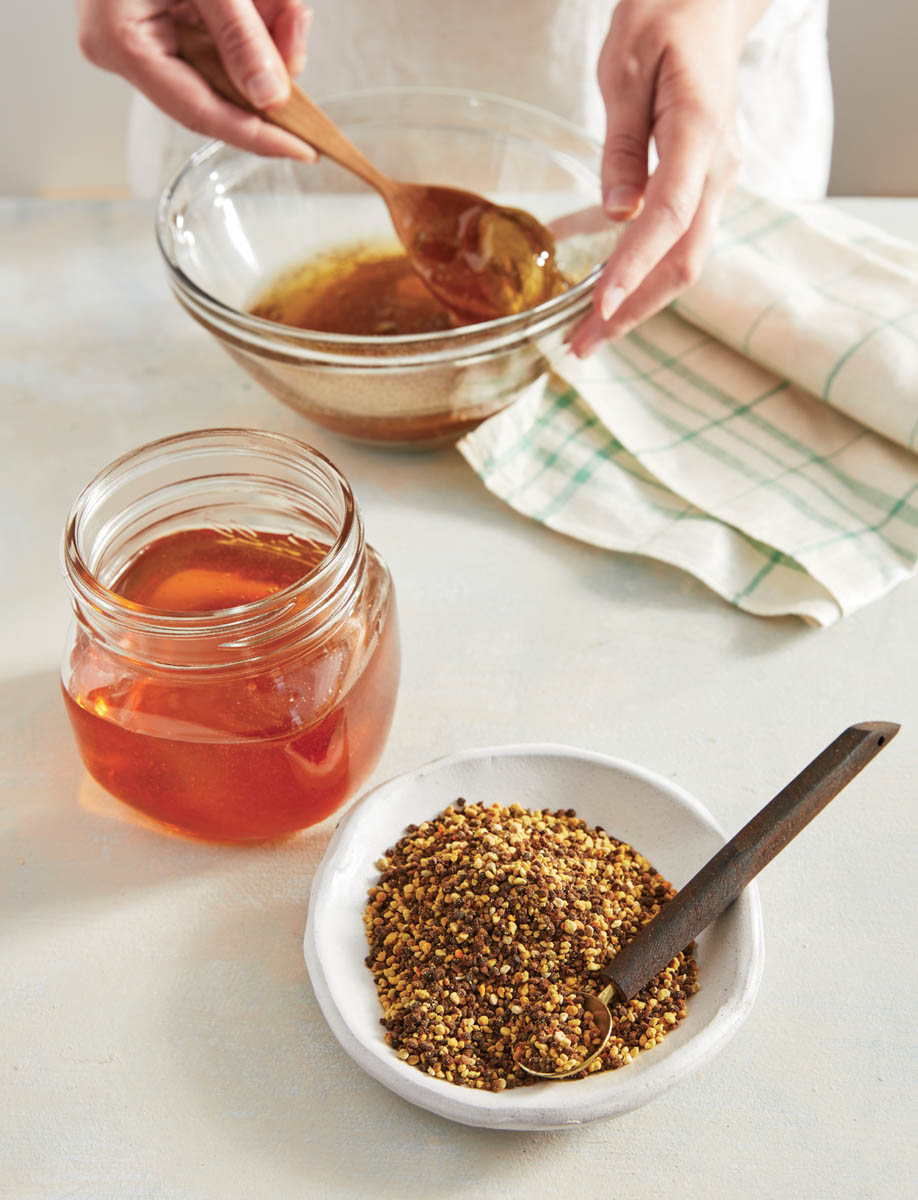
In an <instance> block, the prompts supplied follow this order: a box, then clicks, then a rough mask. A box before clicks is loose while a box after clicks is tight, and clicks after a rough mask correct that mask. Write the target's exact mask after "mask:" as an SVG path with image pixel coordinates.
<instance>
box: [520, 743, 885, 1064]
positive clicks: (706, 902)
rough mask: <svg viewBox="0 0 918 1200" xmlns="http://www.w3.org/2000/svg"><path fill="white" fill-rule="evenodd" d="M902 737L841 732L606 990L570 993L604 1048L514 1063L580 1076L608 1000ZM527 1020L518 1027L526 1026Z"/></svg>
mask: <svg viewBox="0 0 918 1200" xmlns="http://www.w3.org/2000/svg"><path fill="white" fill-rule="evenodd" d="M898 732H899V726H898V725H896V724H893V723H892V722H889V721H862V722H861V723H860V724H858V725H852V726H850V727H849V728H848V729H846V730H845V731H844V733H842V734H840V735H839V736H838V737H837V738H836V739H835V741H834V742H832V743H831V744H830V745H829V746H827V747H826V748H825V750H823V751H822V753H821V754H819V755H817V756H816V758H814V759H813V761H812V762H811V763H810V764H809V766H807V767H804V769H803V770H802V771H801V772H800V774H799V775H797V776H796V778H794V779H792V780H791V782H790V783H789V784H788V785H787V787H785V788H784V789H783V790H782V791H780V792H779V793H778V795H777V796H775V798H774V799H773V800H771V801H769V803H768V804H766V805H765V807H764V808H763V809H762V810H761V811H760V812H759V813H757V814H756V816H754V817H753V818H752V820H751V821H749V823H748V824H747V825H744V826H743V828H742V829H741V830H740V831H739V833H737V834H736V835H735V836H734V837H732V838H731V839H730V841H729V842H727V843H726V845H724V846H722V847H721V849H720V850H718V852H717V853H716V854H715V855H714V857H713V858H712V859H710V861H709V862H707V863H706V864H705V865H704V866H703V867H702V868H701V870H700V871H699V872H698V873H697V874H696V875H695V876H694V877H693V878H692V879H691V880H690V881H689V882H688V883H687V884H686V885H685V887H684V888H683V889H682V890H681V891H680V892H677V893H676V895H675V896H674V897H673V899H672V900H670V901H669V903H668V904H665V905H664V906H663V908H662V909H661V910H660V912H659V913H657V915H656V916H655V917H654V918H653V920H652V921H648V922H647V924H646V925H644V926H643V927H642V928H641V929H640V931H639V932H638V933H637V934H636V936H635V937H634V938H633V939H632V940H631V941H630V942H629V943H628V944H627V945H626V946H624V947H623V948H622V949H621V950H620V951H619V952H618V954H616V956H615V958H613V959H612V960H611V962H609V963H607V964H606V966H605V967H603V968H602V970H601V971H600V972H599V978H600V980H602V981H603V982H604V983H605V984H606V986H605V987H604V988H603V990H602V991H601V992H599V993H598V995H594V994H592V993H589V992H584V993H579V994H577V995H576V996H573V997H572V999H573V1000H574V1002H575V1003H579V1004H581V1005H582V1006H583V1007H584V1008H585V1009H587V1010H588V1011H589V1012H590V1013H591V1014H592V1016H593V1019H594V1021H595V1022H596V1025H597V1027H598V1032H599V1035H600V1037H601V1039H602V1041H601V1044H600V1045H599V1047H598V1048H597V1049H595V1050H594V1051H593V1052H592V1053H591V1054H590V1055H589V1056H588V1057H586V1058H584V1059H583V1060H582V1061H580V1062H578V1063H577V1064H576V1065H575V1066H572V1067H565V1068H564V1069H563V1070H560V1071H555V1072H551V1071H536V1070H533V1069H532V1068H531V1067H528V1066H527V1065H526V1061H525V1056H526V1051H527V1049H528V1048H529V1047H528V1046H527V1043H526V1042H525V1041H523V1042H518V1043H517V1045H516V1046H515V1047H514V1050H513V1057H514V1061H515V1062H516V1063H517V1065H518V1066H520V1067H522V1069H523V1070H524V1071H526V1072H527V1073H528V1074H530V1075H535V1076H536V1077H537V1078H539V1079H567V1078H569V1077H570V1076H571V1075H579V1074H580V1073H581V1072H582V1071H585V1070H586V1069H587V1067H589V1066H590V1064H591V1063H593V1062H595V1060H596V1059H597V1058H599V1056H600V1055H601V1054H602V1052H603V1050H604V1049H605V1048H606V1046H607V1045H608V1042H609V1038H610V1036H611V1034H612V1013H611V1012H610V1010H609V1002H610V1001H611V1000H612V999H613V998H616V999H617V1001H618V1002H624V1001H628V1000H631V999H632V998H633V997H634V996H636V995H637V993H638V992H639V991H640V990H641V988H642V987H645V986H646V985H647V984H648V983H649V982H650V981H651V980H652V979H653V978H654V976H655V975H657V974H659V972H660V971H662V970H663V968H664V967H665V966H666V965H667V963H669V962H671V961H672V959H673V958H675V956H676V955H677V954H678V953H679V952H680V951H681V950H683V949H684V948H685V947H686V946H688V945H690V944H691V943H692V942H693V941H694V940H695V938H696V937H697V936H698V934H699V933H701V932H702V930H704V929H706V928H707V927H708V925H710V924H711V922H712V921H713V920H715V918H717V917H719V916H720V914H721V913H722V912H723V911H724V909H725V908H727V907H728V906H729V905H730V904H732V903H733V901H734V900H735V899H736V898H737V896H738V895H739V894H740V892H741V891H742V890H743V888H744V887H745V886H746V884H747V883H749V881H750V880H751V879H753V878H754V877H755V876H756V875H757V874H758V873H759V871H761V869H762V868H763V867H764V866H765V865H766V864H767V863H769V862H771V860H772V859H773V858H774V857H775V856H776V855H777V854H779V853H780V852H781V851H782V850H783V849H784V847H785V846H786V845H787V844H788V842H790V841H791V840H792V839H793V838H795V837H796V836H797V834H798V833H799V832H800V831H801V829H803V828H804V826H805V825H807V824H809V822H810V821H811V820H812V819H813V817H815V816H816V815H817V813H819V812H821V811H822V809H824V808H825V806H826V805H827V804H828V803H829V801H830V800H831V799H832V798H833V797H834V796H837V795H838V793H839V792H840V791H841V790H842V788H844V787H845V786H846V785H847V784H848V783H850V782H851V780H852V779H853V778H854V776H855V775H857V774H858V772H859V771H861V770H862V769H863V768H864V767H866V766H867V764H868V763H869V762H870V761H871V759H872V758H873V757H874V756H875V755H876V754H878V753H879V751H880V750H881V749H882V748H883V747H884V746H885V745H886V744H887V742H890V741H891V740H892V739H893V738H894V737H895V736H896V734H897V733H898ZM524 1022H525V1017H524V1018H523V1022H521V1025H523V1026H524V1027H525V1025H524Z"/></svg>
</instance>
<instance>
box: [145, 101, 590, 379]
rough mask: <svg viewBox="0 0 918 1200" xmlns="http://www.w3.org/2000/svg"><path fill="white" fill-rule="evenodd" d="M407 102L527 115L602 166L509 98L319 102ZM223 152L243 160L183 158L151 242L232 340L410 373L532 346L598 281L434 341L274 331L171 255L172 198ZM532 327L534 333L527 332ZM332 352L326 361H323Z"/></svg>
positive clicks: (580, 134)
mask: <svg viewBox="0 0 918 1200" xmlns="http://www.w3.org/2000/svg"><path fill="white" fill-rule="evenodd" d="M412 96H415V97H418V98H420V97H432V96H434V97H439V98H443V99H455V100H456V101H458V102H462V103H465V104H473V105H476V106H481V105H485V104H489V105H492V106H497V107H498V108H503V109H505V110H508V109H509V110H513V111H516V112H518V113H522V114H529V115H531V116H532V117H533V118H534V120H535V123H536V127H537V128H538V126H539V125H540V124H541V125H544V124H546V123H548V124H552V125H554V126H556V127H557V128H560V129H562V130H564V131H566V132H567V133H568V134H572V135H574V136H575V137H576V138H578V139H579V140H580V141H582V142H583V143H584V144H585V145H587V146H589V147H590V148H591V149H592V150H593V152H594V154H595V155H596V158H597V161H598V160H599V159H600V158H601V154H602V146H601V144H600V143H599V142H598V141H597V140H596V139H595V138H594V137H592V135H591V134H590V133H589V132H588V131H587V130H585V129H583V128H581V127H580V126H579V125H576V124H575V123H574V122H572V121H568V120H567V119H566V118H565V117H561V116H559V115H558V114H556V113H553V112H549V111H548V110H547V109H542V108H539V107H538V106H537V105H534V104H529V103H527V102H526V101H524V100H515V99H513V98H511V97H508V96H501V95H497V94H495V93H492V92H479V91H474V90H471V89H466V88H446V87H424V86H411V87H385V88H367V89H359V90H353V91H348V92H338V93H335V94H333V95H329V96H323V97H322V98H321V101H320V103H321V104H322V106H333V105H335V104H344V103H347V102H353V101H355V100H357V101H361V100H366V101H368V102H371V101H372V100H374V99H389V98H392V99H399V98H406V99H407V98H410V97H412ZM221 151H227V152H228V153H230V154H236V155H242V156H245V155H246V152H245V151H243V150H238V149H237V148H236V147H234V146H231V145H229V144H228V143H226V142H221V141H210V142H206V143H205V144H204V145H203V146H201V147H199V148H198V149H197V150H195V151H194V152H193V153H192V154H191V155H190V156H189V158H188V159H187V160H186V162H185V163H183V165H182V166H181V167H180V168H179V170H178V171H177V172H176V174H175V175H174V176H173V177H172V179H171V180H170V181H169V182H168V183H167V184H166V185H165V187H164V188H163V191H162V193H161V195H160V198H159V202H158V204H157V210H156V241H157V244H158V246H159V250H160V253H161V254H162V257H163V260H164V261H165V263H166V266H167V268H168V270H169V273H170V275H171V277H172V279H173V281H174V284H175V285H176V287H178V289H179V290H181V291H184V292H186V293H188V294H189V296H190V297H192V298H193V299H194V300H195V301H196V302H197V303H198V304H200V305H201V306H202V307H204V308H205V309H208V310H210V312H212V313H214V314H216V315H218V316H220V317H222V318H223V319H224V320H227V321H229V322H230V323H231V324H232V325H233V326H234V328H235V329H236V331H237V332H238V333H242V334H245V333H246V332H248V333H250V334H252V335H254V336H255V337H257V338H258V339H259V340H261V339H266V340H268V341H273V342H274V343H275V345H276V346H277V349H278V350H280V351H282V352H286V353H287V354H291V355H294V356H295V355H296V354H297V352H298V351H299V352H301V353H302V352H303V351H307V352H308V351H314V350H315V349H316V348H317V343H318V344H321V347H322V352H321V355H320V356H319V357H320V358H321V359H323V360H324V361H325V362H327V363H328V364H329V365H332V364H335V365H338V364H341V363H342V361H343V360H345V359H346V365H353V366H355V367H369V366H379V365H386V366H397V365H404V364H405V363H406V361H407V362H408V363H412V364H413V365H420V364H421V363H422V362H429V361H431V358H432V357H433V359H435V360H438V359H440V358H441V357H442V358H445V359H449V358H451V357H452V356H453V354H457V355H459V356H461V357H464V356H465V355H467V354H468V353H469V352H473V353H474V354H475V356H476V357H477V356H478V355H479V354H482V353H484V352H486V351H487V350H490V349H491V348H492V346H491V345H490V343H491V341H492V339H493V340H494V341H496V342H498V343H500V344H501V345H504V344H506V343H508V342H510V343H512V342H513V341H515V340H516V336H517V335H525V336H526V337H527V338H531V337H533V336H536V335H537V334H540V333H542V332H544V330H545V328H546V327H553V326H554V325H555V324H556V323H557V322H558V321H559V320H560V319H562V318H563V317H566V316H567V315H569V310H571V309H576V308H578V307H581V306H582V307H584V308H586V307H587V302H588V299H589V295H590V293H591V291H592V289H593V287H594V286H595V284H596V282H597V280H598V279H599V276H600V274H601V273H602V268H603V264H602V263H599V264H597V265H596V266H594V267H593V269H592V270H591V271H590V272H589V274H587V275H586V276H585V277H584V278H583V279H581V280H580V282H579V283H577V284H575V285H574V286H573V287H572V288H568V290H567V291H565V292H562V293H561V294H560V295H559V296H554V297H552V298H551V299H550V300H546V301H545V302H544V303H543V304H539V305H537V306H536V307H535V308H530V309H526V310H525V311H524V312H522V313H515V314H513V315H512V316H509V317H499V318H498V319H496V320H494V321H482V322H480V323H479V324H477V325H465V326H460V327H459V328H458V329H447V330H443V331H440V332H436V333H421V334H399V335H385V336H372V335H366V336H363V335H359V334H341V333H324V332H320V331H318V330H308V329H297V328H295V327H293V326H290V325H280V324H278V323H277V322H275V321H266V320H264V319H263V318H261V317H254V316H252V315H251V314H250V313H247V312H244V311H242V310H241V309H238V308H234V307H232V305H229V304H226V303H224V301H222V300H220V299H218V298H217V297H216V296H213V295H212V294H211V293H210V292H208V291H206V290H205V289H204V288H203V287H201V286H200V284H197V283H195V282H194V280H192V279H191V278H190V277H189V276H188V275H186V273H185V272H184V270H183V269H182V267H181V266H180V265H179V263H178V262H177V260H176V258H175V256H174V255H173V253H172V250H171V242H172V238H171V236H170V225H171V222H170V213H171V211H172V203H173V200H174V197H175V195H176V193H177V192H178V190H179V189H180V187H181V186H182V185H183V183H185V182H186V180H187V179H188V177H189V176H190V175H191V174H192V173H193V172H194V171H196V170H197V169H198V168H199V167H201V166H202V164H204V163H207V162H208V161H209V160H210V159H212V158H213V157H214V156H215V155H217V154H219V153H221ZM250 157H254V156H250ZM597 178H598V177H597ZM536 325H537V326H538V328H537V329H536V328H533V327H534V326H536ZM357 347H360V348H361V350H362V353H360V354H349V353H348V352H349V351H351V350H355V349H356V348H357ZM473 347H474V349H473ZM336 348H339V349H340V356H336V355H334V354H333V351H334V350H335V349H336ZM368 349H369V350H371V351H372V350H377V351H378V352H379V357H375V356H374V357H368V356H367V353H366V352H367V350H368ZM399 350H401V351H402V352H403V353H402V354H401V355H400V354H399V353H398V351H399ZM413 350H416V351H418V352H419V354H417V355H413V354H412V351H413ZM330 351H332V353H329V352H330ZM310 358H311V359H313V355H312V354H310ZM313 361H315V359H313Z"/></svg>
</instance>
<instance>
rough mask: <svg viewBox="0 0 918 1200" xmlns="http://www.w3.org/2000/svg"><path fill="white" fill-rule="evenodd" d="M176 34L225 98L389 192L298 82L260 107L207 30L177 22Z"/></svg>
mask: <svg viewBox="0 0 918 1200" xmlns="http://www.w3.org/2000/svg"><path fill="white" fill-rule="evenodd" d="M176 34H177V36H178V51H179V55H180V56H181V57H182V58H183V59H184V60H185V61H186V62H187V63H190V64H191V66H193V67H194V68H195V70H196V71H197V72H198V73H199V74H200V75H202V76H203V77H204V78H205V79H206V80H207V82H208V83H209V84H210V86H211V87H212V88H213V89H214V91H215V92H217V93H218V95H220V96H222V97H223V98H224V100H229V101H230V103H232V104H235V105H236V107H237V108H242V109H245V111H246V112H253V113H257V114H258V116H260V117H262V118H263V119H264V120H265V121H271V122H272V123H273V124H274V125H279V126H280V128H281V129H286V130H287V132H288V133H292V134H293V135H294V137H298V138H301V139H302V141H304V142H308V143H309V144H310V146H314V147H315V149H316V150H318V151H320V152H321V153H322V154H325V155H327V157H328V158H331V159H334V161H335V162H336V163H339V164H340V165H341V166H342V167H344V168H345V169H346V170H348V171H353V172H354V174H355V175H359V176H360V178H361V179H363V180H365V182H367V183H368V184H369V185H370V186H371V187H374V188H376V189H377V190H378V191H380V192H382V193H383V194H384V195H385V194H386V193H387V191H388V189H389V187H390V186H391V183H390V180H389V179H388V177H387V176H386V175H384V174H383V173H382V172H381V171H377V170H376V168H375V167H374V166H373V164H372V163H371V162H369V161H368V160H367V159H366V158H364V156H363V155H362V154H361V153H360V151H359V150H358V149H357V147H356V146H355V145H354V143H353V142H352V141H350V140H349V139H348V138H347V137H345V136H344V134H343V133H342V132H341V130H340V129H339V128H338V126H337V125H336V124H335V123H334V121H332V119H331V118H330V117H329V116H327V115H326V114H325V113H324V112H323V111H322V109H321V108H319V107H318V106H317V105H316V104H313V102H312V101H311V100H310V99H309V97H308V96H307V95H306V93H305V92H303V91H301V90H300V89H299V88H298V87H297V86H296V84H295V83H291V84H290V96H289V98H288V99H287V100H286V101H285V102H284V103H283V104H279V105H276V106H275V107H273V108H268V109H257V108H255V106H254V105H253V104H250V103H249V101H248V100H247V99H246V97H245V96H244V95H243V94H242V92H240V91H239V89H238V88H237V87H236V85H235V84H234V83H233V82H232V80H231V79H230V77H229V76H228V75H227V73H226V70H225V68H224V66H223V63H222V61H221V59H220V55H219V54H218V52H217V47H216V46H215V45H214V42H213V39H212V38H211V36H210V34H209V33H208V32H207V30H206V29H202V28H201V27H200V26H197V25H187V24H185V23H184V22H181V21H177V22H176Z"/></svg>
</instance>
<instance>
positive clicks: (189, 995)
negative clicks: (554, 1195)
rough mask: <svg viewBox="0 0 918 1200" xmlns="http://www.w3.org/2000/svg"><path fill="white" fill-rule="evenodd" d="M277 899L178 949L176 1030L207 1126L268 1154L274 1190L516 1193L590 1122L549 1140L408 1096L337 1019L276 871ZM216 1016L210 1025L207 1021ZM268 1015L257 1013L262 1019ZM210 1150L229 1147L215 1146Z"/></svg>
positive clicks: (171, 1018)
mask: <svg viewBox="0 0 918 1200" xmlns="http://www.w3.org/2000/svg"><path fill="white" fill-rule="evenodd" d="M270 889H271V892H272V894H271V895H263V896H262V897H260V898H259V900H258V902H257V903H255V902H253V898H252V897H251V896H247V897H246V899H245V902H244V904H243V905H241V906H240V910H239V911H237V912H236V913H234V914H233V915H231V916H230V917H229V918H227V916H226V914H225V912H224V913H218V912H214V913H213V917H214V919H213V920H212V921H205V922H203V923H201V925H200V927H199V928H198V929H196V930H195V934H194V936H193V937H191V938H189V939H187V940H186V941H184V942H182V943H181V944H179V945H178V946H177V948H176V956H175V963H174V969H175V972H176V978H175V988H174V992H173V995H172V1008H171V1011H169V1012H167V1013H166V1014H165V1020H166V1022H167V1024H168V1027H169V1028H170V1029H172V1030H181V1029H185V1030H189V1031H195V1030H196V1027H197V1032H196V1033H195V1034H189V1035H187V1036H186V1037H184V1038H183V1040H182V1042H181V1044H180V1046H179V1047H177V1048H178V1049H179V1050H180V1054H179V1056H178V1061H177V1062H175V1063H174V1064H172V1067H173V1070H175V1071H181V1073H182V1074H183V1076H184V1082H183V1088H182V1094H183V1097H184V1100H185V1102H186V1103H187V1104H189V1105H196V1106H197V1107H198V1108H199V1113H198V1116H199V1118H200V1122H199V1127H200V1128H202V1129H215V1130H220V1129H222V1133H217V1134H216V1136H217V1137H219V1139H220V1141H221V1142H222V1143H225V1144H226V1145H232V1146H233V1147H234V1148H235V1149H236V1152H237V1153H239V1152H240V1150H241V1151H242V1152H243V1153H244V1156H245V1157H246V1158H249V1157H252V1158H254V1159H255V1160H259V1159H260V1160H263V1163H264V1176H263V1178H264V1181H265V1186H266V1189H268V1190H269V1189H270V1185H271V1179H272V1167H273V1168H274V1169H275V1170H276V1171H277V1172H278V1180H280V1178H283V1179H284V1180H289V1177H290V1173H291V1172H294V1173H296V1174H297V1175H298V1176H301V1182H302V1186H303V1194H304V1195H309V1196H325V1195H327V1196H338V1195H341V1196H351V1195H354V1196H373V1195H381V1194H385V1195H390V1194H393V1195H394V1194H396V1191H397V1192H398V1194H400V1195H401V1196H403V1197H419V1198H426V1197H430V1196H435V1195H443V1194H445V1193H446V1190H447V1189H446V1187H445V1185H446V1183H447V1182H448V1181H455V1182H457V1183H458V1182H459V1181H461V1184H462V1190H463V1192H467V1193H468V1194H470V1195H474V1194H477V1190H478V1189H481V1190H482V1191H483V1190H485V1189H486V1188H487V1189H490V1190H492V1191H495V1193H496V1192H500V1193H501V1194H504V1189H509V1190H507V1192H506V1194H508V1195H512V1194H514V1192H513V1188H514V1186H515V1185H516V1184H518V1181H519V1171H520V1168H521V1163H520V1160H519V1155H520V1154H523V1153H524V1154H525V1155H526V1164H527V1169H529V1168H530V1167H531V1165H534V1164H537V1163H538V1162H539V1161H540V1160H541V1159H543V1158H545V1157H550V1156H552V1155H553V1154H554V1155H557V1153H558V1150H559V1148H563V1147H565V1146H570V1140H569V1139H570V1138H571V1137H575V1136H577V1137H579V1136H582V1133H583V1131H582V1130H576V1131H575V1130H560V1131H549V1132H544V1133H539V1134H526V1133H511V1134H508V1133H506V1132H497V1131H493V1130H487V1129H472V1128H469V1127H467V1126H464V1125H458V1124H455V1123H453V1122H450V1121H446V1120H444V1119H442V1118H440V1117H437V1116H435V1115H433V1114H432V1113H428V1112H426V1111H424V1110H423V1109H420V1108H416V1107H415V1106H413V1105H410V1104H408V1103H407V1102H406V1101H404V1100H402V1099H401V1098H400V1097H398V1096H396V1095H394V1094H393V1093H391V1092H389V1091H388V1090H387V1089H385V1088H384V1087H382V1085H381V1084H379V1083H377V1082H376V1081H375V1080H373V1079H371V1078H370V1077H369V1076H368V1075H366V1074H365V1073H364V1072H363V1071H362V1070H361V1069H360V1068H359V1067H358V1066H357V1065H356V1064H355V1063H354V1062H353V1061H352V1060H351V1059H350V1058H349V1057H348V1055H347V1054H346V1053H345V1052H344V1050H343V1049H342V1048H341V1047H340V1046H339V1045H338V1043H337V1041H336V1040H335V1038H334V1037H333V1035H332V1033H331V1031H330V1030H329V1028H328V1026H327V1025H326V1023H325V1020H324V1017H323V1016H322V1013H321V1010H320V1008H319V1005H318V1003H317V1001H316V998H315V995H314V992H313V989H312V987H311V985H310V982H309V979H308V975H307V972H306V967H305V964H304V961H303V953H302V938H303V929H304V927H305V923H306V910H305V905H304V903H303V902H302V900H301V899H300V898H299V897H292V896H291V895H290V894H289V888H288V887H287V885H286V884H285V882H284V880H283V879H282V878H280V877H275V878H274V880H273V882H272V884H271V885H270ZM202 1013H206V1015H207V1016H206V1028H205V1029H202V1028H200V1022H201V1014H202ZM253 1016H257V1019H253ZM209 1151H210V1153H212V1154H213V1153H219V1152H220V1146H219V1145H218V1144H216V1143H215V1144H213V1145H211V1146H210V1147H209Z"/></svg>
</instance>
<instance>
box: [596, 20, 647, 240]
mask: <svg viewBox="0 0 918 1200" xmlns="http://www.w3.org/2000/svg"><path fill="white" fill-rule="evenodd" d="M614 44H615V43H614V42H613V41H612V40H611V39H610V40H608V41H607V42H606V45H605V47H604V49H603V52H602V54H601V55H600V59H599V71H598V74H599V86H600V89H601V91H602V95H603V100H604V101H605V106H606V140H605V146H604V149H603V158H602V200H603V208H604V209H605V211H606V213H607V215H608V216H610V217H611V218H612V219H613V220H615V221H624V220H627V219H628V218H629V217H631V216H633V215H634V214H635V213H636V212H637V210H638V208H639V207H640V204H641V200H642V198H643V195H644V188H645V186H646V184H647V150H648V146H649V144H650V122H651V114H652V112H653V87H654V64H653V63H652V62H648V61H646V60H645V61H643V62H642V61H641V59H639V58H638V57H637V56H636V55H635V54H631V53H627V52H626V53H625V54H624V56H620V55H618V54H617V53H615V52H614V50H613V49H612V48H613V46H614Z"/></svg>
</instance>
